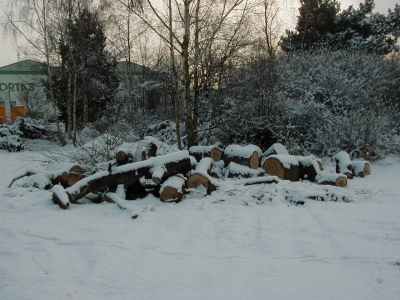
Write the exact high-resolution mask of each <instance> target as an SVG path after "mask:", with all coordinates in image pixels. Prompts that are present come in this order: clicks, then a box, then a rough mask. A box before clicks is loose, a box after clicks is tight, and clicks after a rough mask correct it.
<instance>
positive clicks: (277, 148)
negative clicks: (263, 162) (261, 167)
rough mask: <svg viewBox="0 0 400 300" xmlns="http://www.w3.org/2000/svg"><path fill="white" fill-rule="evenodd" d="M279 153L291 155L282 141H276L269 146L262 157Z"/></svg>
mask: <svg viewBox="0 0 400 300" xmlns="http://www.w3.org/2000/svg"><path fill="white" fill-rule="evenodd" d="M277 154H284V155H289V152H288V151H287V149H286V148H285V146H283V145H282V144H280V143H275V144H273V145H272V146H271V147H269V148H268V149H267V150H266V151H265V152H264V153H263V154H262V155H261V158H266V157H268V156H270V155H277Z"/></svg>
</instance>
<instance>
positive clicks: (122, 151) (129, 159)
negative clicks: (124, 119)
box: [115, 143, 135, 166]
mask: <svg viewBox="0 0 400 300" xmlns="http://www.w3.org/2000/svg"><path fill="white" fill-rule="evenodd" d="M134 150H135V148H134V147H133V144H130V143H123V144H122V145H120V146H119V147H118V148H117V151H116V152H117V153H116V155H115V161H116V164H117V166H122V165H126V164H130V163H133V162H134V161H133V152H134Z"/></svg>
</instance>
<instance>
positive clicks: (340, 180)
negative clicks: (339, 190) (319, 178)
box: [336, 177, 347, 187]
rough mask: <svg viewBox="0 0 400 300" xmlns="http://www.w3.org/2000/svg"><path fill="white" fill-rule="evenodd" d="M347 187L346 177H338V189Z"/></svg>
mask: <svg viewBox="0 0 400 300" xmlns="http://www.w3.org/2000/svg"><path fill="white" fill-rule="evenodd" d="M346 185H347V179H346V178H344V177H338V179H336V186H338V187H345V186H346Z"/></svg>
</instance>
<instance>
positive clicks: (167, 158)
mask: <svg viewBox="0 0 400 300" xmlns="http://www.w3.org/2000/svg"><path fill="white" fill-rule="evenodd" d="M162 166H164V167H165V169H166V172H165V173H164V175H163V179H164V178H167V177H169V176H173V175H176V174H178V173H182V174H186V173H187V172H189V171H190V170H191V169H192V164H191V161H190V156H189V153H188V151H178V152H174V153H170V154H166V155H163V156H159V157H154V158H151V159H148V160H145V161H140V162H135V163H131V164H126V165H123V166H119V167H115V168H114V169H113V170H112V171H111V172H109V171H101V172H97V173H95V174H93V175H91V176H88V177H86V178H84V179H82V180H80V181H78V182H77V183H76V184H74V185H73V186H71V187H69V188H67V189H65V193H66V194H67V195H68V198H69V201H70V202H71V203H75V202H76V201H77V200H78V199H81V198H82V197H84V196H85V195H87V194H88V193H90V192H92V191H97V190H98V189H99V188H101V187H104V186H115V185H118V184H124V185H125V186H126V187H128V186H130V185H131V184H133V183H135V182H136V181H137V180H139V178H141V177H143V176H146V175H147V176H150V177H151V170H152V169H153V168H157V167H162ZM55 197H57V194H56V195H55Z"/></svg>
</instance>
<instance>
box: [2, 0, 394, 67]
mask: <svg viewBox="0 0 400 300" xmlns="http://www.w3.org/2000/svg"><path fill="white" fill-rule="evenodd" d="M6 2H7V0H0V18H2V17H3V8H4V5H5V3H6ZM340 2H341V9H344V8H347V7H348V6H350V5H353V6H354V7H358V4H359V3H360V2H363V0H341V1H340ZM396 3H398V0H375V11H377V12H380V13H384V14H386V13H387V11H388V9H389V8H390V9H393V8H394V6H395V4H396ZM0 20H1V19H0ZM294 22H295V21H294ZM17 61H18V57H17V51H16V49H15V46H14V45H12V43H11V41H10V40H9V39H5V37H4V35H3V31H2V30H1V29H0V67H1V66H5V65H8V64H12V63H14V62H17Z"/></svg>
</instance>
